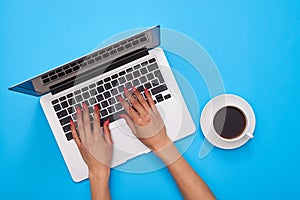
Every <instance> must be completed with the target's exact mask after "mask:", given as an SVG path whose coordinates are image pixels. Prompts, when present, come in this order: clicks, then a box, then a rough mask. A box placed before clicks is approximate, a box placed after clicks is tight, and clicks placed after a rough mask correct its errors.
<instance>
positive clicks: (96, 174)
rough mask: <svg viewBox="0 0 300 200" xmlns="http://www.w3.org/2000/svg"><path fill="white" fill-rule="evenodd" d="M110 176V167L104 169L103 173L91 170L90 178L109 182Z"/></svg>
mask: <svg viewBox="0 0 300 200" xmlns="http://www.w3.org/2000/svg"><path fill="white" fill-rule="evenodd" d="M109 176H110V169H109V170H105V171H102V172H101V173H100V172H94V171H90V172H89V179H90V180H95V181H103V182H108V180H109Z"/></svg>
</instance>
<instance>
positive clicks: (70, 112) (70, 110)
mask: <svg viewBox="0 0 300 200" xmlns="http://www.w3.org/2000/svg"><path fill="white" fill-rule="evenodd" d="M67 110H68V113H69V115H71V114H72V113H74V112H75V109H74V107H73V106H72V107H69V108H67Z"/></svg>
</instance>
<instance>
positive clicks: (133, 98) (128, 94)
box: [124, 87, 147, 117]
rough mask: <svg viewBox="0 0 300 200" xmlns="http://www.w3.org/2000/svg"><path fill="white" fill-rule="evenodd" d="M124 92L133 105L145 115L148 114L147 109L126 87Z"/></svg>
mask: <svg viewBox="0 0 300 200" xmlns="http://www.w3.org/2000/svg"><path fill="white" fill-rule="evenodd" d="M124 94H125V96H126V97H127V99H129V101H130V103H131V105H132V106H133V107H134V108H135V110H136V111H137V112H138V113H139V114H140V115H141V116H142V117H143V116H145V115H147V113H146V110H145V109H144V107H143V106H142V105H141V104H140V102H139V101H138V100H137V99H136V98H135V97H134V96H133V95H132V94H130V93H129V91H128V89H127V88H126V87H124Z"/></svg>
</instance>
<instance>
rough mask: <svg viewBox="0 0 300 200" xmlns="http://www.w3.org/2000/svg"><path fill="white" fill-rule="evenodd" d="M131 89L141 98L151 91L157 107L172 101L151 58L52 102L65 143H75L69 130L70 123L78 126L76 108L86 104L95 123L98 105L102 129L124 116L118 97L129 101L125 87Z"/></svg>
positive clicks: (153, 59)
mask: <svg viewBox="0 0 300 200" xmlns="http://www.w3.org/2000/svg"><path fill="white" fill-rule="evenodd" d="M132 86H135V87H136V88H137V89H138V90H139V91H140V92H141V93H142V95H144V89H145V88H148V89H149V91H150V92H151V94H152V97H153V99H154V102H155V103H156V104H157V103H160V102H162V101H164V100H167V99H169V98H171V94H170V92H169V91H168V88H167V86H166V83H165V80H164V78H163V76H162V73H161V71H160V69H159V67H158V64H157V62H156V59H155V58H151V59H149V60H147V61H144V62H141V63H140V64H138V65H135V66H134V67H128V68H127V69H125V70H123V71H120V72H118V73H115V74H113V75H111V76H109V77H106V78H104V79H101V80H98V81H97V82H95V83H92V84H90V85H88V86H84V87H82V88H80V89H77V90H75V91H73V92H71V93H69V94H67V95H64V96H61V97H59V98H56V99H54V100H52V102H51V103H52V105H53V109H54V110H55V112H56V115H57V118H58V120H59V122H60V125H61V127H62V130H63V132H64V134H65V136H66V139H67V140H68V141H69V140H72V139H73V137H72V133H71V130H70V119H72V120H73V121H74V123H75V125H76V126H77V123H76V122H77V119H76V107H82V103H83V102H85V103H86V104H87V105H88V109H89V114H90V120H91V123H92V122H93V112H94V105H98V107H99V109H100V115H101V125H102V124H103V123H104V121H106V120H107V119H108V118H109V119H110V122H113V121H115V120H118V119H119V114H121V113H124V112H125V110H124V109H123V107H122V105H121V104H120V103H119V102H118V98H119V96H121V97H123V98H124V99H125V100H127V98H126V97H125V95H124V87H126V88H128V89H129V91H130V90H131V88H132ZM163 91H167V92H166V93H164V94H165V95H163V94H162V92H163Z"/></svg>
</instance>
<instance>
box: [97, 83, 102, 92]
mask: <svg viewBox="0 0 300 200" xmlns="http://www.w3.org/2000/svg"><path fill="white" fill-rule="evenodd" d="M97 90H98V93H102V92H103V91H104V87H103V86H102V85H101V86H99V87H97Z"/></svg>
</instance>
